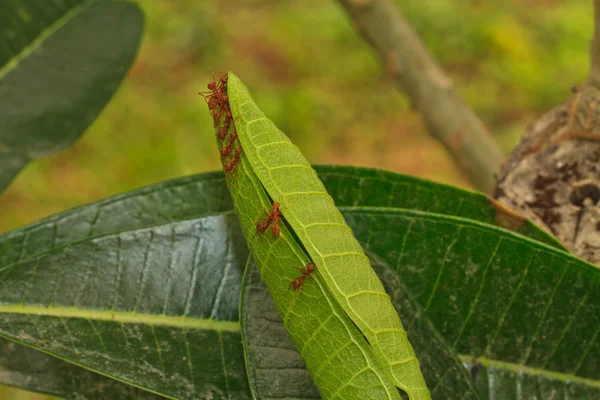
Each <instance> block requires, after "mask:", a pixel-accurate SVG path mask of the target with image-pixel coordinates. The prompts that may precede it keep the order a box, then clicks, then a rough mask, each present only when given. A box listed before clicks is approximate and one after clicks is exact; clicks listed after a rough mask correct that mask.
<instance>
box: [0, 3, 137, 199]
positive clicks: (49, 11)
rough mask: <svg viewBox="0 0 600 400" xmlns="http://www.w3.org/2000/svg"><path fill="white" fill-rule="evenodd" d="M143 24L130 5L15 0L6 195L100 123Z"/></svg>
mask: <svg viewBox="0 0 600 400" xmlns="http://www.w3.org/2000/svg"><path fill="white" fill-rule="evenodd" d="M142 25H143V16H142V14H141V12H140V10H139V8H138V7H137V6H136V5H135V4H132V3H129V2H123V1H81V0H80V1H76V0H70V1H63V2H47V1H43V2H40V1H16V0H9V2H8V4H7V5H5V6H4V10H3V11H2V13H0V26H2V27H3V30H2V32H1V33H0V47H1V48H3V49H5V50H6V51H2V52H0V53H1V54H0V110H1V112H0V127H1V128H0V192H1V191H2V190H3V189H4V188H6V186H8V184H9V183H10V182H11V180H12V179H13V178H14V176H15V175H16V174H17V173H18V172H19V171H20V170H21V169H22V168H23V167H24V166H25V165H26V164H27V163H28V162H29V161H31V160H34V159H36V158H40V157H44V156H47V155H50V154H53V153H55V152H58V151H60V150H62V149H64V148H66V147H68V146H70V145H72V144H73V143H74V142H75V140H76V139H77V138H78V137H79V136H80V135H81V134H82V133H83V132H84V131H85V130H86V129H87V127H88V126H89V125H90V124H91V123H92V122H93V121H94V119H96V117H97V116H98V114H99V113H100V112H101V111H102V109H103V108H104V106H105V105H106V104H107V103H108V101H109V100H110V98H111V97H112V95H113V94H114V92H115V91H116V90H117V88H118V87H119V84H120V83H121V81H122V79H123V77H124V76H125V73H126V72H127V69H128V68H129V66H130V65H131V62H132V61H133V58H134V56H135V54H136V52H137V48H138V45H139V41H140V37H141V32H142Z"/></svg>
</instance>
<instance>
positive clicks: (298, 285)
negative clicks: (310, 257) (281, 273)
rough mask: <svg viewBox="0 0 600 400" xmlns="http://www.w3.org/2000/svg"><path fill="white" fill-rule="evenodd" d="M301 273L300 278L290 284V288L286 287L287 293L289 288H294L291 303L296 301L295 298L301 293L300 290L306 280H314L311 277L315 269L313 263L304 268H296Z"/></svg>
mask: <svg viewBox="0 0 600 400" xmlns="http://www.w3.org/2000/svg"><path fill="white" fill-rule="evenodd" d="M296 268H298V269H299V270H300V271H301V272H302V276H299V277H297V278H296V279H294V280H293V281H292V282H290V286H288V292H289V291H290V289H291V288H294V290H295V292H294V298H293V299H292V303H293V302H294V301H295V300H296V296H297V295H298V294H299V293H301V292H302V288H303V287H304V281H305V280H306V278H310V279H315V278H313V277H312V275H311V273H312V272H313V271H314V270H316V269H317V267H316V266H315V264H314V263H312V262H310V263H308V264H306V267H304V268H302V267H296Z"/></svg>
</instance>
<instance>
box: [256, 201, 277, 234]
mask: <svg viewBox="0 0 600 400" xmlns="http://www.w3.org/2000/svg"><path fill="white" fill-rule="evenodd" d="M265 214H266V215H267V216H266V217H264V218H262V219H261V220H260V221H258V223H257V224H256V231H257V232H260V233H264V232H265V231H266V230H267V229H269V227H270V228H271V233H272V234H273V236H275V237H279V235H281V230H280V229H279V225H277V222H279V218H281V211H279V203H277V202H275V203H273V209H272V210H271V211H270V212H265Z"/></svg>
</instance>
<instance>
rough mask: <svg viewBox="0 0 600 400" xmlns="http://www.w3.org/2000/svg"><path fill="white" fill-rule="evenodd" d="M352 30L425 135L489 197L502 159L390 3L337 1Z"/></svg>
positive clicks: (473, 114)
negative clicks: (441, 146) (384, 71)
mask: <svg viewBox="0 0 600 400" xmlns="http://www.w3.org/2000/svg"><path fill="white" fill-rule="evenodd" d="M339 2H340V3H341V4H342V6H343V7H344V8H345V9H346V10H347V11H348V13H349V15H350V17H351V18H352V20H353V21H354V24H355V27H356V29H357V30H358V31H359V32H360V33H361V34H362V35H363V37H364V38H365V39H366V40H367V42H369V43H370V44H371V45H372V46H373V48H374V49H375V50H376V51H377V52H378V53H379V55H380V56H381V58H382V60H383V62H384V64H385V67H386V69H387V70H388V72H389V73H390V74H391V75H392V76H393V77H394V79H395V81H396V83H397V85H398V86H400V87H401V88H403V89H404V90H405V92H406V93H407V94H408V96H409V97H410V99H411V101H412V103H413V104H414V106H415V108H416V109H417V111H418V112H419V113H420V114H421V116H422V117H423V119H424V121H425V123H426V125H427V128H428V131H429V133H430V134H431V135H432V136H433V137H435V138H436V139H438V140H439V141H441V142H442V143H443V144H444V146H445V147H446V148H447V149H448V151H449V152H450V153H451V154H452V156H453V157H454V159H455V160H456V162H457V164H458V165H459V167H460V168H461V170H462V171H463V172H464V173H465V175H467V176H468V177H469V179H470V180H471V182H472V183H473V185H474V186H475V187H476V188H478V189H479V190H481V191H484V192H486V193H491V191H492V188H493V187H494V184H495V178H494V175H495V174H496V172H497V171H498V168H499V166H500V164H501V162H502V161H503V160H504V155H503V154H502V151H501V150H500V148H499V147H498V145H497V143H496V142H495V140H494V139H493V138H492V137H491V135H489V133H488V131H487V129H486V128H485V126H484V124H483V123H482V122H481V120H480V119H479V118H478V117H477V116H476V115H475V113H474V112H473V111H472V109H471V108H470V107H469V106H468V105H467V104H466V103H465V102H464V101H463V100H462V99H461V97H460V96H459V95H458V93H457V91H456V90H455V89H454V85H453V83H452V80H451V79H450V78H449V77H448V76H446V75H445V74H444V72H443V71H442V70H441V68H440V67H439V66H438V65H437V63H436V62H435V61H434V60H433V58H432V57H431V56H430V55H429V53H428V52H427V50H426V48H425V46H424V45H423V43H422V42H421V40H420V38H419V36H418V35H417V33H416V32H415V31H414V30H413V29H412V28H411V27H410V26H409V25H408V24H407V23H406V21H405V20H404V19H403V18H402V16H401V15H400V12H399V11H398V10H397V9H396V7H395V6H394V4H393V3H392V2H391V1H390V0H339Z"/></svg>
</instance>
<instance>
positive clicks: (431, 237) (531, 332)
mask: <svg viewBox="0 0 600 400" xmlns="http://www.w3.org/2000/svg"><path fill="white" fill-rule="evenodd" d="M344 216H345V217H346V219H347V220H348V223H349V224H350V226H352V228H353V230H354V232H355V234H356V235H357V237H358V238H359V240H361V242H362V243H363V244H364V246H365V247H366V248H367V249H368V250H369V251H371V252H373V253H375V254H377V255H378V256H380V257H382V258H383V259H384V260H385V261H386V262H387V263H388V264H389V265H390V267H392V268H394V270H395V271H396V273H397V274H398V276H399V278H400V280H401V281H402V282H403V284H404V285H405V286H406V288H407V291H408V293H409V295H410V297H411V298H412V299H413V300H414V301H415V302H416V303H417V304H418V305H419V306H420V307H422V308H423V310H424V312H425V315H426V316H428V317H429V318H430V320H431V321H432V323H433V324H434V325H435V327H436V328H437V330H438V331H439V332H440V333H441V334H442V335H443V336H444V338H445V339H446V340H447V341H448V342H449V343H451V344H452V345H453V347H454V348H455V350H456V351H457V352H458V353H459V354H460V357H461V358H462V360H463V361H464V362H466V363H468V362H471V361H472V360H475V361H476V362H477V363H480V364H482V366H483V367H482V368H481V369H482V370H485V371H484V372H483V373H480V375H481V377H480V378H479V379H478V381H477V382H478V386H479V387H480V388H481V390H480V393H482V394H487V395H489V398H523V397H526V396H532V397H531V398H535V396H538V397H537V398H550V393H554V394H553V395H552V396H558V397H554V398H561V399H567V398H568V399H586V398H596V397H598V396H600V375H599V372H598V371H600V368H599V366H600V347H599V346H600V345H599V344H598V341H597V338H598V335H599V333H600V286H599V285H598V283H599V280H600V270H599V269H598V267H596V266H594V265H591V264H589V263H586V262H585V261H583V260H580V259H578V258H576V257H573V256H571V255H569V254H567V253H565V252H561V251H558V250H556V249H553V248H551V247H548V246H546V245H544V244H541V243H538V242H535V241H532V240H529V239H527V238H525V237H522V236H520V235H517V234H513V233H510V232H508V231H505V230H502V229H498V228H495V227H492V226H489V225H485V224H481V223H478V222H475V221H471V220H466V219H462V218H455V217H448V216H442V215H435V214H430V213H423V212H418V211H412V210H400V209H389V208H388V209H377V208H371V209H366V208H363V209H348V210H347V211H345V212H344Z"/></svg>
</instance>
